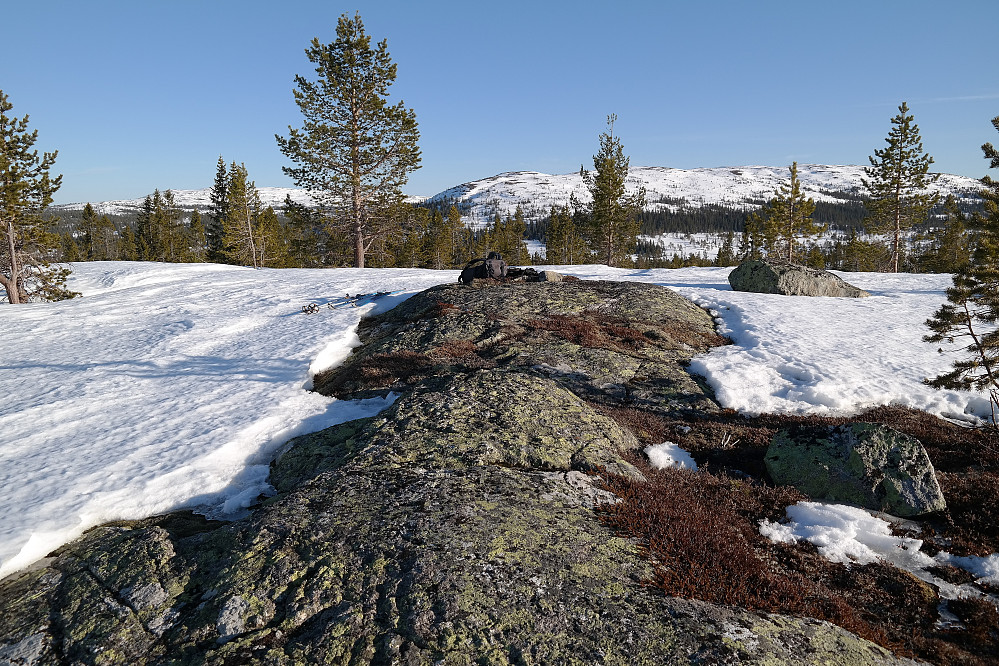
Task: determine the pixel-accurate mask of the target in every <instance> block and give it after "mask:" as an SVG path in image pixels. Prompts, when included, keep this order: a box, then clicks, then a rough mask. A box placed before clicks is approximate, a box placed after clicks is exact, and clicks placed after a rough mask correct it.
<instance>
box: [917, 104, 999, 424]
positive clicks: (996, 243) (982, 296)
mask: <svg viewBox="0 0 999 666" xmlns="http://www.w3.org/2000/svg"><path fill="white" fill-rule="evenodd" d="M992 125H993V127H995V128H996V130H999V116H997V117H995V118H993V119H992ZM982 152H983V153H985V158H986V159H988V160H989V161H990V162H989V164H990V168H992V169H997V168H999V151H997V150H996V149H995V148H994V147H993V146H992V144H991V143H986V144H985V145H983V146H982ZM982 185H983V186H984V188H983V190H982V192H981V196H982V199H983V202H984V212H983V213H981V214H979V215H976V216H975V217H974V218H973V219H972V220H971V224H972V226H973V227H974V228H975V231H976V232H977V233H976V235H975V250H974V253H973V254H972V256H971V261H970V262H969V263H968V264H966V265H965V266H964V267H962V268H960V269H959V270H958V271H957V272H956V273H955V274H954V277H953V279H952V286H951V287H950V288H949V289H948V290H947V303H945V304H944V305H942V306H941V307H940V309H939V310H937V312H936V313H935V314H934V315H933V318H932V319H928V320H927V321H926V325H927V326H928V327H929V328H930V330H931V331H933V333H932V334H930V335H927V336H926V337H925V338H923V339H924V340H925V341H927V342H934V343H937V342H944V341H946V342H950V343H954V342H957V340H958V339H960V340H962V341H963V342H966V343H967V345H966V346H964V347H963V348H962V349H961V350H960V351H961V352H963V353H964V354H965V357H964V358H961V359H958V360H956V361H955V362H954V365H953V367H954V369H953V370H952V371H950V372H948V373H945V374H942V375H940V376H938V377H934V378H933V379H928V380H926V383H927V384H929V385H930V386H933V387H935V388H947V389H965V390H967V389H977V390H979V391H983V390H984V391H988V392H989V396H990V399H991V405H992V423H993V425H999V420H997V416H999V330H997V328H996V322H999V181H995V180H993V179H992V178H990V177H989V176H985V177H984V178H982ZM942 351H943V350H942V349H941V352H942Z"/></svg>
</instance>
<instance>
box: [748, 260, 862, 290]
mask: <svg viewBox="0 0 999 666" xmlns="http://www.w3.org/2000/svg"><path fill="white" fill-rule="evenodd" d="M728 282H729V284H730V285H732V289H734V290H735V291H751V292H756V293H759V294H783V295H784V296H846V297H849V298H863V297H865V296H870V294H869V293H867V292H866V291H864V290H863V289H860V288H858V287H854V286H853V285H852V284H849V283H848V282H846V281H845V280H843V279H842V278H840V277H838V276H836V275H833V274H832V273H830V272H829V271H823V270H818V269H816V268H809V267H808V266H800V265H798V264H792V263H790V262H787V261H781V260H779V259H749V260H748V261H744V262H742V263H741V264H739V265H738V266H737V267H736V268H735V270H733V271H732V272H731V273H729V276H728Z"/></svg>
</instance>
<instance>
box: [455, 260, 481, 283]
mask: <svg viewBox="0 0 999 666" xmlns="http://www.w3.org/2000/svg"><path fill="white" fill-rule="evenodd" d="M484 277H487V275H486V259H485V258H484V257H479V258H478V259H472V260H471V261H469V262H468V263H467V264H465V267H464V268H462V269H461V275H459V276H458V282H460V283H462V284H472V280H474V279H475V278H484Z"/></svg>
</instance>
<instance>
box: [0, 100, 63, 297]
mask: <svg viewBox="0 0 999 666" xmlns="http://www.w3.org/2000/svg"><path fill="white" fill-rule="evenodd" d="M13 108H14V106H13V104H11V103H10V101H9V99H8V97H7V95H6V94H5V93H4V92H3V90H0V285H2V286H3V288H4V290H5V291H6V296H7V302H8V303H10V304H15V303H25V302H27V301H29V300H35V299H40V300H47V301H55V300H62V299H65V298H72V297H73V296H76V295H77V294H75V293H73V292H71V291H69V290H67V289H66V286H65V285H66V278H67V277H68V276H69V269H68V268H65V267H60V266H54V265H52V263H51V262H50V261H49V257H50V256H51V255H52V254H53V253H55V252H58V251H59V249H60V241H59V235H58V234H56V233H53V231H52V226H53V224H54V221H53V220H52V219H47V218H44V217H42V215H43V213H44V212H45V208H46V207H48V205H49V204H50V203H52V195H53V194H55V192H56V190H58V189H59V186H60V184H61V183H62V176H56V177H55V178H52V177H51V176H50V175H49V170H50V169H51V168H52V166H53V165H54V164H55V160H56V156H57V154H58V152H52V153H43V154H42V156H41V157H39V156H38V151H37V150H32V146H34V144H35V142H36V141H37V140H38V130H34V131H29V130H28V116H24V117H23V118H14V117H11V116H8V115H7V112H8V111H10V110H11V109H13Z"/></svg>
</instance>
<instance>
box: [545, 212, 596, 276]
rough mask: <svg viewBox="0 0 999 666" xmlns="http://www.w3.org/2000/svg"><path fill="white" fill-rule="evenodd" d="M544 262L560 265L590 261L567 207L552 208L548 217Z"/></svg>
mask: <svg viewBox="0 0 999 666" xmlns="http://www.w3.org/2000/svg"><path fill="white" fill-rule="evenodd" d="M545 261H546V262H547V263H550V264H561V265H572V264H585V263H589V261H590V251H589V249H588V248H587V246H586V240H585V239H584V238H583V236H582V235H581V234H580V233H579V231H578V229H577V228H576V221H575V219H574V217H573V214H572V211H571V210H570V209H569V207H568V206H552V209H551V212H550V213H549V215H548V232H547V236H546V239H545Z"/></svg>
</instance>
